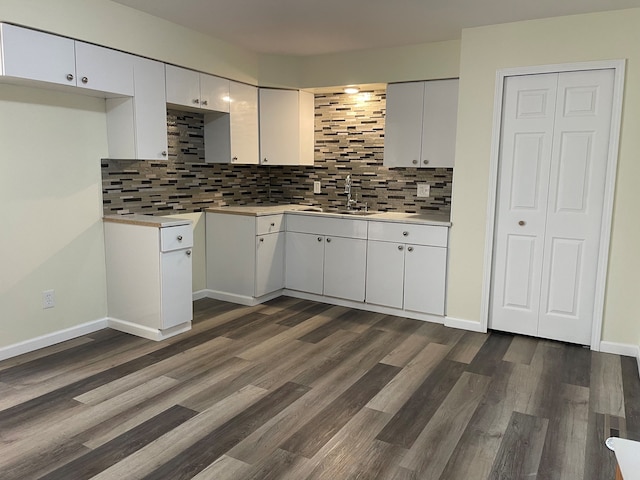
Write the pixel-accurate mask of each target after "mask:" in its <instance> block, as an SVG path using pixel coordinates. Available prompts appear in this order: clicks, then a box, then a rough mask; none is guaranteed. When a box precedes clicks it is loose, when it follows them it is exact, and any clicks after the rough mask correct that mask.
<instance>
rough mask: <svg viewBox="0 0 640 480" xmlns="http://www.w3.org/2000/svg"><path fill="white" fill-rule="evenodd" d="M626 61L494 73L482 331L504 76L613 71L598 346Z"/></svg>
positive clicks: (594, 333) (595, 331)
mask: <svg viewBox="0 0 640 480" xmlns="http://www.w3.org/2000/svg"><path fill="white" fill-rule="evenodd" d="M625 65H626V60H604V61H596V62H579V63H567V64H558V65H536V66H529V67H516V68H505V69H501V70H498V71H497V72H496V90H495V98H494V105H493V133H492V136H491V160H490V165H489V182H490V183H489V198H488V205H487V233H486V236H485V255H484V267H483V268H484V275H483V277H484V278H483V284H482V303H481V306H480V324H481V328H482V329H483V330H484V331H486V330H487V328H488V326H489V304H490V301H491V279H492V273H493V242H494V234H495V222H496V207H497V204H496V202H497V193H498V167H499V158H500V136H501V135H500V134H501V131H502V104H503V98H502V97H503V93H504V81H505V78H506V77H511V76H516V75H537V74H541V73H556V72H572V71H578V70H604V69H613V70H614V86H613V99H612V102H613V108H612V112H611V131H610V142H609V154H608V159H607V178H606V179H605V192H604V205H603V211H602V227H601V231H600V249H599V252H598V272H597V279H596V290H595V298H594V311H593V325H592V329H591V349H592V350H598V349H600V348H602V343H603V342H601V341H600V340H601V338H602V317H603V314H604V299H605V291H606V280H607V279H606V274H607V267H608V264H609V246H610V242H611V225H612V219H613V199H614V194H615V179H616V170H617V166H618V149H619V145H620V130H621V121H622V101H623V94H624V75H625Z"/></svg>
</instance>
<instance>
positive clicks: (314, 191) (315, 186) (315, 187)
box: [313, 181, 320, 193]
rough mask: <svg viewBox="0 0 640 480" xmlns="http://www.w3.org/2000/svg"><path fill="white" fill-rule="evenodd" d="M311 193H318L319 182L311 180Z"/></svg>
mask: <svg viewBox="0 0 640 480" xmlns="http://www.w3.org/2000/svg"><path fill="white" fill-rule="evenodd" d="M313 193H320V182H319V181H315V182H313Z"/></svg>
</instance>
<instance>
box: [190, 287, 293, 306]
mask: <svg viewBox="0 0 640 480" xmlns="http://www.w3.org/2000/svg"><path fill="white" fill-rule="evenodd" d="M201 291H202V292H203V293H204V297H206V298H213V299H214V300H222V301H224V302H231V303H237V304H239V305H245V306H247V307H254V306H256V305H260V304H261V303H264V302H267V301H269V300H273V299H274V298H277V297H279V296H280V295H282V292H283V290H276V291H275V292H271V293H268V294H267V295H263V296H262V297H249V296H248V295H237V294H235V293H229V292H221V291H220V290H211V289H206V290H201ZM204 297H203V298H204Z"/></svg>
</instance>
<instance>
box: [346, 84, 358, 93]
mask: <svg viewBox="0 0 640 480" xmlns="http://www.w3.org/2000/svg"><path fill="white" fill-rule="evenodd" d="M344 93H348V94H349V95H354V94H356V93H360V89H359V88H358V87H355V86H353V85H350V86H348V87H345V88H344Z"/></svg>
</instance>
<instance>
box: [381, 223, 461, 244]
mask: <svg viewBox="0 0 640 480" xmlns="http://www.w3.org/2000/svg"><path fill="white" fill-rule="evenodd" d="M448 236H449V228H448V227H439V226H436V225H414V224H408V223H393V222H369V240H379V241H382V242H402V243H413V244H415V245H431V246H435V247H446V246H447V238H448Z"/></svg>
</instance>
